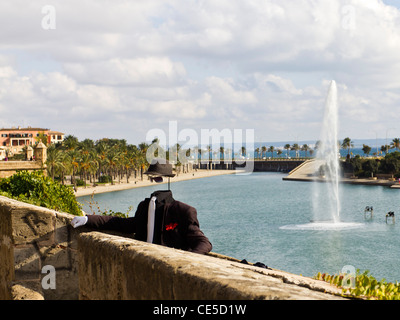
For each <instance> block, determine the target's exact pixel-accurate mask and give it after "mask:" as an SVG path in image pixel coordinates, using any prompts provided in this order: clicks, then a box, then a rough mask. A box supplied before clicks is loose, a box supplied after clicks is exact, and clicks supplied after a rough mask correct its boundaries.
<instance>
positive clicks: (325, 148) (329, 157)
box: [313, 81, 340, 223]
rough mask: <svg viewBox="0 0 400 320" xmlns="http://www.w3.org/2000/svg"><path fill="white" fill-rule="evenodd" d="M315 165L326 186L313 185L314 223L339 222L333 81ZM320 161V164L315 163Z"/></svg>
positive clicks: (336, 126)
mask: <svg viewBox="0 0 400 320" xmlns="http://www.w3.org/2000/svg"><path fill="white" fill-rule="evenodd" d="M316 158H317V161H316V163H318V164H321V163H322V166H321V167H320V168H316V169H317V170H319V174H320V175H324V176H325V180H326V186H321V185H319V184H318V183H316V182H314V194H313V210H314V221H325V220H328V221H330V222H333V223H339V222H340V193H339V177H340V167H339V146H338V98H337V87H336V82H335V81H332V82H331V85H330V88H329V92H328V97H327V99H326V104H325V114H324V120H323V124H322V129H321V135H320V142H319V146H318V150H317V155H316ZM318 160H319V161H318Z"/></svg>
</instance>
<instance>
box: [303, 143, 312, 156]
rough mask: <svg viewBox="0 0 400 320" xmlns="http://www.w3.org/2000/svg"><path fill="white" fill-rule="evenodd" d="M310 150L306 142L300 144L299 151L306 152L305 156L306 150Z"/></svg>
mask: <svg viewBox="0 0 400 320" xmlns="http://www.w3.org/2000/svg"><path fill="white" fill-rule="evenodd" d="M309 150H310V147H309V146H308V144H303V145H302V146H301V151H304V152H305V153H306V158H307V152H308V151H309Z"/></svg>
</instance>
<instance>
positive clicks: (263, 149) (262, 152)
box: [261, 146, 267, 158]
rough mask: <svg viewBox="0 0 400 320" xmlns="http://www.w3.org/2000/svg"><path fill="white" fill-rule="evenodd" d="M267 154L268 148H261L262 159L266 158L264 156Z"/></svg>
mask: <svg viewBox="0 0 400 320" xmlns="http://www.w3.org/2000/svg"><path fill="white" fill-rule="evenodd" d="M265 152H267V147H266V146H262V147H261V158H264V156H263V154H264V153H265Z"/></svg>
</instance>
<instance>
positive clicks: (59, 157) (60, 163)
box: [46, 145, 65, 181]
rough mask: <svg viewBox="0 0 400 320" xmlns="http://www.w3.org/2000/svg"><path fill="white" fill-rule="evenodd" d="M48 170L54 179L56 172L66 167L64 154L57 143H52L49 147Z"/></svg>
mask: <svg viewBox="0 0 400 320" xmlns="http://www.w3.org/2000/svg"><path fill="white" fill-rule="evenodd" d="M46 165H47V172H48V173H49V175H50V176H51V178H52V179H53V181H54V177H55V174H56V172H61V170H62V169H63V168H64V166H65V164H64V154H63V153H62V152H61V150H60V149H58V148H56V147H55V145H51V146H50V147H48V148H47V160H46Z"/></svg>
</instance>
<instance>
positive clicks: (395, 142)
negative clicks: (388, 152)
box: [390, 138, 400, 150]
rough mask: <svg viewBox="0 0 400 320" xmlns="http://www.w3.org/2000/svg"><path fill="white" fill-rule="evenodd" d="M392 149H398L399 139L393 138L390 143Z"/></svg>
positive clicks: (399, 147)
mask: <svg viewBox="0 0 400 320" xmlns="http://www.w3.org/2000/svg"><path fill="white" fill-rule="evenodd" d="M390 145H391V146H393V148H396V150H399V149H400V139H399V138H394V139H393V141H392V142H391V143H390Z"/></svg>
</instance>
